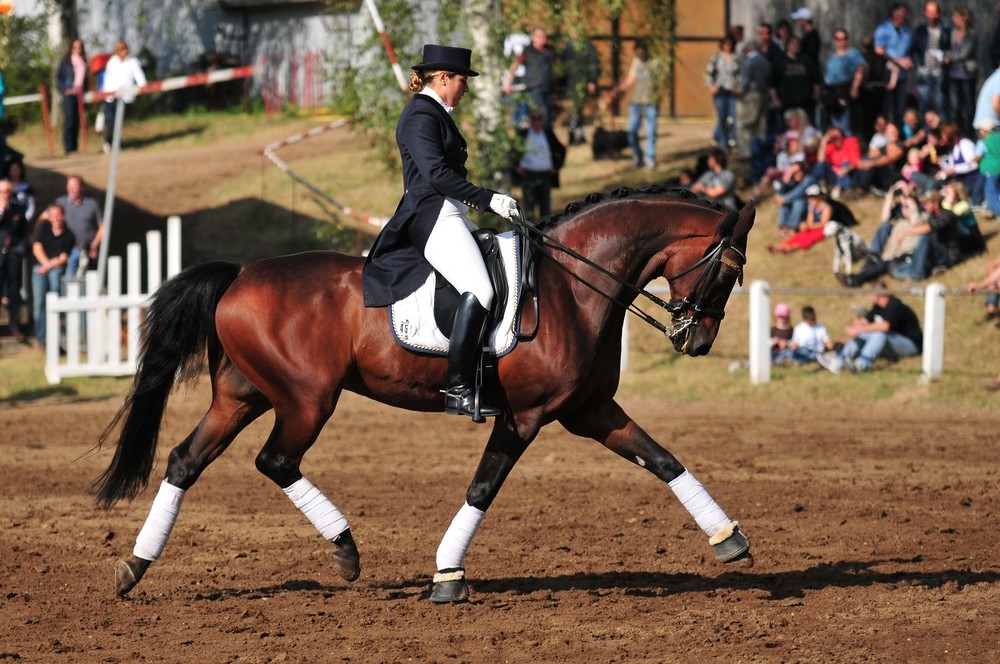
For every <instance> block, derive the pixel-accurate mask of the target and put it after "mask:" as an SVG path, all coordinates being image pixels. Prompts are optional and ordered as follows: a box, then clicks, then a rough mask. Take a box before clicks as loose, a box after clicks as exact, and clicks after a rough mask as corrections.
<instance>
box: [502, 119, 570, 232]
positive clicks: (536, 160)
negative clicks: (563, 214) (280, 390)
mask: <svg viewBox="0 0 1000 664" xmlns="http://www.w3.org/2000/svg"><path fill="white" fill-rule="evenodd" d="M529 120H530V124H529V126H528V128H527V129H526V130H525V131H523V132H519V134H520V136H521V139H522V140H523V141H524V151H523V153H522V156H521V158H520V161H519V162H518V165H517V166H516V167H515V169H514V170H515V172H516V174H517V176H518V178H520V180H521V190H522V191H523V192H524V213H525V214H526V215H529V216H533V215H534V214H535V213H536V211H537V213H538V216H537V217H536V219H538V220H541V219H544V218H545V217H547V216H549V214H551V213H552V188H553V187H558V186H559V169H561V168H562V166H563V162H564V161H565V160H566V148H565V147H564V146H563V144H562V143H560V142H559V139H558V138H556V135H555V133H554V132H553V131H552V127H551V126H547V125H545V124H544V121H543V119H542V112H541V111H531V114H530V115H529Z"/></svg>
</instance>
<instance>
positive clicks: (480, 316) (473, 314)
mask: <svg viewBox="0 0 1000 664" xmlns="http://www.w3.org/2000/svg"><path fill="white" fill-rule="evenodd" d="M486 314H487V311H486V309H484V308H483V305H481V304H479V300H478V299H476V296H475V295H473V294H472V293H462V299H461V300H460V301H459V303H458V310H457V311H456V312H455V325H454V327H453V328H452V331H451V342H450V344H449V345H448V389H447V390H445V393H444V412H446V413H448V414H449V415H469V416H471V417H472V419H473V420H474V421H477V422H482V421H483V420H482V418H484V417H495V416H496V415H499V414H500V409H499V408H496V407H494V406H488V405H486V404H484V403H481V402H479V389H478V388H477V387H476V369H477V367H478V366H479V359H480V356H481V354H482V352H483V335H484V334H485V332H486ZM477 416H478V417H477Z"/></svg>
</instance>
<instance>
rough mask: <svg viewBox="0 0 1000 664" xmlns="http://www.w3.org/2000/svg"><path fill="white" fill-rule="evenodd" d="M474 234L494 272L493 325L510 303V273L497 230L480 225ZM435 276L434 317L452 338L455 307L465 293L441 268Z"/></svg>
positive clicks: (490, 321)
mask: <svg viewBox="0 0 1000 664" xmlns="http://www.w3.org/2000/svg"><path fill="white" fill-rule="evenodd" d="M472 237H473V238H475V240H476V244H478V245H479V252H480V253H481V254H482V256H483V263H484V264H485V265H486V272H487V273H488V274H489V275H490V284H491V285H492V287H493V304H492V305H491V306H490V311H489V315H488V317H487V326H490V327H491V326H492V325H494V324H495V323H497V322H498V321H499V320H500V319H501V317H502V316H503V312H504V310H505V308H506V306H507V293H508V288H507V274H506V270H505V267H504V262H503V256H502V255H501V252H500V244H499V242H498V241H497V232H496V230H495V229H492V228H477V229H476V230H474V231H472ZM434 279H435V287H434V320H435V322H436V323H437V326H438V328H439V329H440V330H441V332H442V333H444V335H445V336H447V337H448V338H451V330H452V327H453V326H454V323H455V310H456V309H457V308H458V301H459V299H460V298H461V296H462V294H461V293H459V292H458V290H457V289H456V288H455V287H454V286H452V285H451V283H449V282H448V280H446V279H445V278H444V277H443V276H442V275H441V273H440V272H438V271H437V270H435V271H434Z"/></svg>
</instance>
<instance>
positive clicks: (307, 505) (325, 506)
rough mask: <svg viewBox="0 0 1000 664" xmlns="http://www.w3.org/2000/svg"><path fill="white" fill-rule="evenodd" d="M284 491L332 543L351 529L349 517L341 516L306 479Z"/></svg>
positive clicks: (301, 479) (303, 478)
mask: <svg viewBox="0 0 1000 664" xmlns="http://www.w3.org/2000/svg"><path fill="white" fill-rule="evenodd" d="M282 491H284V492H285V495H286V496H288V497H289V498H291V500H292V504H294V505H295V506H296V507H298V508H299V510H300V511H301V512H302V513H303V514H305V515H306V518H307V519H309V523H311V524H312V525H314V526H316V530H318V531H319V532H320V534H321V535H322V536H323V537H324V538H326V539H328V540H330V541H331V542H332V541H333V540H335V539H336V538H337V535H339V534H340V533H342V532H344V531H345V530H347V529H348V528H350V526H349V525H348V523H347V517H345V516H344V515H343V514H341V513H340V510H338V509H337V508H336V506H335V505H334V504H333V503H331V502H330V501H329V500H328V499H327V497H326V496H324V495H323V494H322V493H321V492H320V490H319V489H317V488H316V487H315V486H313V483H312V482H310V481H309V480H307V479H306V478H305V477H302V478H300V479H299V480H298V481H297V482H293V483H292V484H291V485H290V486H287V487H285V488H284V489H282Z"/></svg>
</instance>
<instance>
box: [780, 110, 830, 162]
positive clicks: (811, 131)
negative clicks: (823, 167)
mask: <svg viewBox="0 0 1000 664" xmlns="http://www.w3.org/2000/svg"><path fill="white" fill-rule="evenodd" d="M783 118H784V120H785V133H786V134H787V133H789V132H794V133H795V134H797V135H798V137H799V143H800V144H801V145H802V149H803V151H804V152H805V154H806V161H807V162H809V163H810V164H811V163H814V162H815V161H816V150H818V149H819V142H820V139H822V138H823V137H822V135H821V134H820V133H819V130H818V129H816V127H814V126H812V124H810V122H809V115H808V114H807V113H806V112H805V111H804V110H803V109H801V108H790V109H788V110H787V111H785V113H784V115H783Z"/></svg>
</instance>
